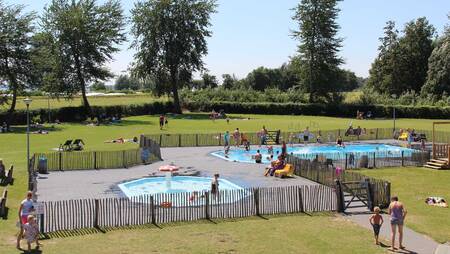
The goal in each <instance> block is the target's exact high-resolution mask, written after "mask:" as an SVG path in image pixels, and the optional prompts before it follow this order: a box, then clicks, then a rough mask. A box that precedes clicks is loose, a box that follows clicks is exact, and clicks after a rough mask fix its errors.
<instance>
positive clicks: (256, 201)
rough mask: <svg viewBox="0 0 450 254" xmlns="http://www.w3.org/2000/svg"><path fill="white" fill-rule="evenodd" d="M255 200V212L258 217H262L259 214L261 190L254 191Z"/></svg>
mask: <svg viewBox="0 0 450 254" xmlns="http://www.w3.org/2000/svg"><path fill="white" fill-rule="evenodd" d="M253 198H254V200H255V210H256V216H260V215H261V214H260V212H259V189H258V188H256V189H253Z"/></svg>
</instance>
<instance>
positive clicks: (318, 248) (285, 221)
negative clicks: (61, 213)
mask: <svg viewBox="0 0 450 254" xmlns="http://www.w3.org/2000/svg"><path fill="white" fill-rule="evenodd" d="M323 225H326V226H323ZM344 236H345V237H344ZM43 243H44V245H45V246H44V247H43V250H44V252H45V253H72V254H77V253H80V254H84V253H97V254H101V253H174V254H176V253H248V254H252V253H255V254H256V253H283V254H287V253H295V254H302V253H335V254H339V253H367V254H371V253H384V251H383V249H381V248H379V247H377V246H376V245H374V244H373V239H372V234H371V232H370V231H368V230H365V229H363V228H361V227H359V226H357V225H355V224H352V223H351V222H349V221H345V220H344V219H343V218H337V217H333V216H328V215H325V216H311V217H310V216H307V215H293V216H284V217H271V218H269V219H268V220H265V219H261V218H247V219H243V220H236V221H225V222H218V223H216V224H213V223H211V222H197V223H189V224H181V225H164V226H163V227H162V229H158V228H155V227H153V228H152V227H149V228H140V229H132V230H129V229H121V230H113V231H109V232H107V233H106V234H102V233H97V234H90V235H84V236H76V237H70V238H59V239H58V238H53V239H51V240H47V241H43ZM2 253H4V252H2ZM5 253H8V252H5ZM12 253H14V251H12Z"/></svg>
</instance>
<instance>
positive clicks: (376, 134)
mask: <svg viewBox="0 0 450 254" xmlns="http://www.w3.org/2000/svg"><path fill="white" fill-rule="evenodd" d="M375 139H378V128H376V130H375Z"/></svg>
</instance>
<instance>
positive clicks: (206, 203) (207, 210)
mask: <svg viewBox="0 0 450 254" xmlns="http://www.w3.org/2000/svg"><path fill="white" fill-rule="evenodd" d="M205 218H206V219H207V220H209V219H210V217H209V192H208V191H207V192H205Z"/></svg>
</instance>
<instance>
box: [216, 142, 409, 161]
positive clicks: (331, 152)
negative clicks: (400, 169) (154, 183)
mask: <svg viewBox="0 0 450 254" xmlns="http://www.w3.org/2000/svg"><path fill="white" fill-rule="evenodd" d="M258 149H259V150H260V152H261V154H262V155H263V161H262V162H263V163H269V162H270V161H269V159H268V158H269V156H270V154H269V152H268V149H267V148H266V147H261V148H254V149H251V150H250V151H245V150H244V149H243V148H232V149H231V150H230V152H229V154H228V156H225V152H224V151H223V150H220V151H215V152H212V153H211V155H213V156H216V157H219V158H222V159H224V160H228V161H236V162H247V163H255V160H254V159H252V156H253V155H255V154H256V151H257V150H258ZM414 151H415V150H413V149H409V148H404V147H398V146H392V145H385V144H354V145H352V144H349V145H346V146H345V147H338V146H336V145H307V146H295V147H288V148H287V152H288V154H292V155H294V156H297V157H301V158H306V159H314V158H315V157H316V155H323V156H325V157H326V158H328V159H333V160H339V159H343V158H344V159H345V156H346V154H347V156H349V155H353V156H354V157H355V159H356V158H359V157H360V156H362V155H369V156H375V157H377V158H384V157H400V156H402V153H403V156H411V154H412V153H413V152H414ZM278 153H281V148H280V147H274V149H273V154H274V158H275V159H276V157H277V154H278Z"/></svg>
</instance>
